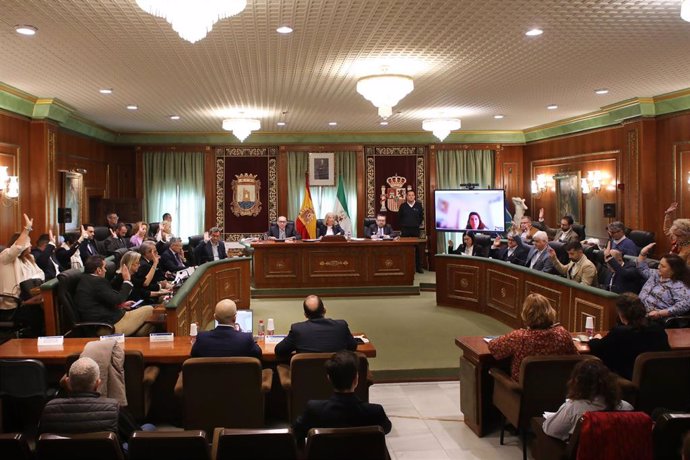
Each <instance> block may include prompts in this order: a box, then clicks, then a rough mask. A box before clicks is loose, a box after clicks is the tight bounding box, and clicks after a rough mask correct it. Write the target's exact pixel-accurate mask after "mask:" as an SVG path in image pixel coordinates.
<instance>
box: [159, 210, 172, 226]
mask: <svg viewBox="0 0 690 460" xmlns="http://www.w3.org/2000/svg"><path fill="white" fill-rule="evenodd" d="M161 221H163V222H170V225H172V215H171V214H170V213H169V212H166V213H163V217H161Z"/></svg>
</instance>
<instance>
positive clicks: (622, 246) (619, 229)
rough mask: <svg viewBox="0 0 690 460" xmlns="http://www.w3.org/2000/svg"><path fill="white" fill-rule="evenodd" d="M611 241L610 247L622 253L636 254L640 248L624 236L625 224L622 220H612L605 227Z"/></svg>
mask: <svg viewBox="0 0 690 460" xmlns="http://www.w3.org/2000/svg"><path fill="white" fill-rule="evenodd" d="M606 231H607V232H608V233H609V239H610V241H611V249H618V250H619V251H620V252H622V253H623V255H629V256H638V255H639V254H640V248H638V247H637V245H636V244H635V243H633V241H632V240H631V239H629V238H627V237H626V236H625V225H623V222H612V223H610V224H609V226H608V227H606Z"/></svg>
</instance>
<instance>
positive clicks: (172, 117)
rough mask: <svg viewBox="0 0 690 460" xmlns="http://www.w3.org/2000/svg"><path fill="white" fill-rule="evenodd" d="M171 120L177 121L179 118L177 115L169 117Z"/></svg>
mask: <svg viewBox="0 0 690 460" xmlns="http://www.w3.org/2000/svg"><path fill="white" fill-rule="evenodd" d="M170 119H171V120H179V119H180V116H179V115H170Z"/></svg>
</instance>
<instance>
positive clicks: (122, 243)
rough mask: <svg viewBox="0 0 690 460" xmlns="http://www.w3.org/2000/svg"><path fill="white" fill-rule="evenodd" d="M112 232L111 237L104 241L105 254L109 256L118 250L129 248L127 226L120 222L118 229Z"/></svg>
mask: <svg viewBox="0 0 690 460" xmlns="http://www.w3.org/2000/svg"><path fill="white" fill-rule="evenodd" d="M109 230H110V236H109V237H108V238H106V239H105V240H104V241H103V247H104V249H105V253H106V254H107V255H109V256H112V255H113V254H115V251H117V250H118V249H124V248H126V247H127V240H125V237H126V236H127V226H126V225H125V224H123V223H122V222H120V223H119V224H117V226H116V228H115V229H114V230H113V229H112V228H111V229H109Z"/></svg>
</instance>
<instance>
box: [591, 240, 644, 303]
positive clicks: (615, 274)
mask: <svg viewBox="0 0 690 460" xmlns="http://www.w3.org/2000/svg"><path fill="white" fill-rule="evenodd" d="M604 262H605V263H606V268H607V270H606V272H605V275H604V279H603V281H602V283H604V285H603V286H601V287H602V288H604V289H607V290H609V291H611V292H616V293H618V294H622V293H624V292H633V293H635V294H639V293H640V291H641V290H642V286H643V285H644V280H643V279H642V277H641V276H640V272H639V271H638V270H637V264H635V262H633V261H632V260H625V259H624V258H623V253H622V252H620V251H619V250H618V249H611V248H610V247H607V248H606V249H604Z"/></svg>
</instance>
